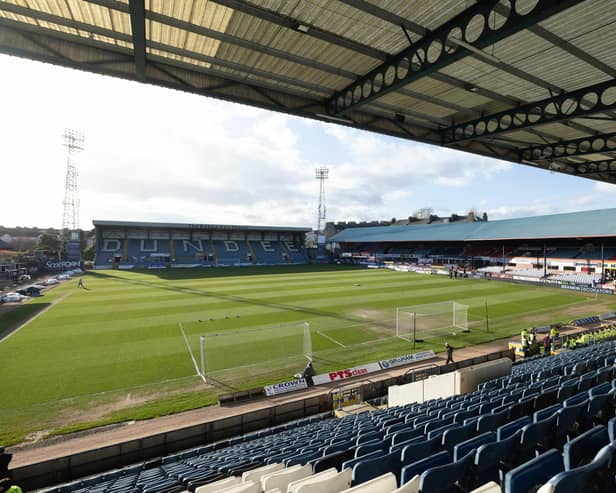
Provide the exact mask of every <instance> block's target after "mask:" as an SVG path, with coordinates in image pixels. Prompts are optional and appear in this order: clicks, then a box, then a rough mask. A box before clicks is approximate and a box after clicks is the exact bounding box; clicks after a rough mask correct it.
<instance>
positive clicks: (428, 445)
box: [401, 436, 442, 465]
mask: <svg viewBox="0 0 616 493" xmlns="http://www.w3.org/2000/svg"><path fill="white" fill-rule="evenodd" d="M441 443H442V441H441V437H440V436H436V437H434V438H432V439H429V440H424V441H422V442H417V443H413V444H411V445H407V446H406V447H404V448H403V449H402V458H401V460H402V464H403V465H406V464H411V463H413V462H416V461H418V460H421V459H423V458H424V457H427V456H428V455H430V454H432V453H434V452H437V451H439V450H440V449H441Z"/></svg>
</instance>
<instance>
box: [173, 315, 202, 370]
mask: <svg viewBox="0 0 616 493" xmlns="http://www.w3.org/2000/svg"><path fill="white" fill-rule="evenodd" d="M178 326H179V327H180V332H181V333H182V337H183V338H184V342H185V343H186V349H187V350H188V354H189V355H190V359H191V360H192V362H193V365H194V366H195V371H196V372H197V375H198V376H200V377H201V379H202V380H203V381H204V382H205V377H204V376H203V375H202V374H201V370H199V365H197V360H196V359H195V355H194V354H193V351H192V348H191V347H190V343H189V342H188V337H186V332H184V326H183V325H182V322H178Z"/></svg>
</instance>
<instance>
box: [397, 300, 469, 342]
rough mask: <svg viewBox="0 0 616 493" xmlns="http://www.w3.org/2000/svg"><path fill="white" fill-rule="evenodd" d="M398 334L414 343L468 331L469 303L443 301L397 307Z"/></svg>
mask: <svg viewBox="0 0 616 493" xmlns="http://www.w3.org/2000/svg"><path fill="white" fill-rule="evenodd" d="M395 323H396V336H397V337H400V338H401V339H404V340H406V341H412V342H413V344H415V343H416V342H418V341H419V340H423V339H427V338H430V337H436V336H440V335H446V334H454V335H455V334H457V332H458V331H462V332H468V330H469V328H468V305H463V304H462V303H458V302H456V301H442V302H437V303H427V304H424V305H409V306H401V307H398V308H396V322H395Z"/></svg>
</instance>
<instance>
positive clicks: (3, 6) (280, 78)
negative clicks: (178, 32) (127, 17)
mask: <svg viewBox="0 0 616 493" xmlns="http://www.w3.org/2000/svg"><path fill="white" fill-rule="evenodd" d="M0 10H5V11H7V12H12V13H15V14H19V15H24V16H26V17H30V18H33V19H37V20H42V21H46V22H50V23H54V24H58V25H60V26H66V27H72V28H74V29H78V30H82V31H88V30H89V31H91V32H92V33H94V34H98V35H100V36H104V37H107V38H110V39H115V40H119V41H125V42H129V43H130V42H131V41H132V37H131V36H130V35H128V34H123V33H119V32H117V31H113V30H111V29H106V28H102V27H97V26H90V25H89V24H85V23H83V22H79V21H74V20H71V19H66V18H65V17H60V16H56V15H52V14H48V13H45V12H41V11H38V10H33V9H28V8H26V7H21V6H18V5H13V4H9V3H6V2H3V1H0ZM16 22H19V21H16ZM148 46H149V47H150V48H152V49H156V50H160V51H164V52H167V53H172V54H174V55H178V56H183V57H187V58H191V59H193V60H198V61H201V62H205V63H210V64H212V65H218V66H220V67H223V68H227V69H230V70H236V71H238V72H243V73H245V74H247V75H248V74H254V75H256V76H258V77H263V78H266V79H267V78H269V79H271V80H273V81H276V82H280V83H283V84H288V85H291V86H295V87H301V88H303V89H306V90H309V91H313V92H316V93H319V94H321V95H323V96H325V95H327V94H330V92H331V89H329V88H327V87H323V86H319V85H317V84H310V83H308V82H304V81H301V80H297V79H293V78H291V77H287V76H284V75H279V74H274V73H271V72H266V71H262V70H259V69H254V68H253V67H248V66H246V65H242V64H239V63H236V62H231V61H228V60H224V59H221V58H216V57H211V56H208V55H203V54H200V53H195V52H191V51H187V50H184V49H181V48H177V47H174V46H170V45H166V44H163V43H157V42H150V43H148Z"/></svg>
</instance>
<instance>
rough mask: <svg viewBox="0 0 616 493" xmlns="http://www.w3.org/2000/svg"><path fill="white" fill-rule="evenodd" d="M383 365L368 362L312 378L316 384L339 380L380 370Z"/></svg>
mask: <svg viewBox="0 0 616 493" xmlns="http://www.w3.org/2000/svg"><path fill="white" fill-rule="evenodd" d="M380 370H381V366H380V365H379V364H378V363H368V364H365V365H361V366H354V367H353V368H345V369H344V370H338V371H332V372H330V373H322V374H321V375H317V376H316V377H313V378H312V380H313V382H314V383H315V385H321V384H324V383H330V382H337V381H339V380H345V379H347V378H353V377H359V376H361V375H366V374H368V373H374V372H375V371H380Z"/></svg>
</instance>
